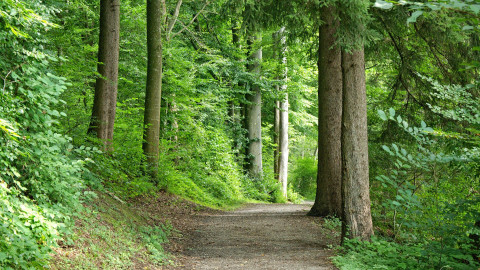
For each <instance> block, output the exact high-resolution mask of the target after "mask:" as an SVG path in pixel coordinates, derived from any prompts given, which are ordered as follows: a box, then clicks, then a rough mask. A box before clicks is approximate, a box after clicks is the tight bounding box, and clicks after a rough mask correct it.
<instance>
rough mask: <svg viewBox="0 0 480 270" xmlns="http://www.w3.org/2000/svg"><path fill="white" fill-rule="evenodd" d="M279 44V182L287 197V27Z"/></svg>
mask: <svg viewBox="0 0 480 270" xmlns="http://www.w3.org/2000/svg"><path fill="white" fill-rule="evenodd" d="M277 42H278V44H279V46H278V51H279V54H278V56H279V58H280V60H281V80H282V81H283V83H282V85H281V87H280V93H281V95H282V99H281V101H279V118H280V119H279V129H278V137H279V139H278V154H279V157H278V181H279V182H280V184H281V185H282V194H283V196H285V197H287V186H288V182H287V177H288V152H289V151H288V92H287V55H286V51H287V47H286V37H285V27H282V28H281V29H280V30H279V31H278V32H277Z"/></svg>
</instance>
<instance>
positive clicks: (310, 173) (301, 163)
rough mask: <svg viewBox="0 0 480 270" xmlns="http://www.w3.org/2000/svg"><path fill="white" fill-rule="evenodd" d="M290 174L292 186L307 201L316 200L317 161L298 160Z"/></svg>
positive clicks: (308, 159) (307, 158) (309, 159)
mask: <svg viewBox="0 0 480 270" xmlns="http://www.w3.org/2000/svg"><path fill="white" fill-rule="evenodd" d="M294 164H295V167H294V168H293V170H292V173H291V174H290V179H289V180H290V181H289V183H290V185H291V186H292V187H293V189H294V190H296V191H297V192H298V193H299V194H300V195H302V196H304V197H305V198H307V199H310V200H313V199H315V194H316V188H317V160H316V159H314V158H312V157H305V158H298V159H297V160H295V162H294Z"/></svg>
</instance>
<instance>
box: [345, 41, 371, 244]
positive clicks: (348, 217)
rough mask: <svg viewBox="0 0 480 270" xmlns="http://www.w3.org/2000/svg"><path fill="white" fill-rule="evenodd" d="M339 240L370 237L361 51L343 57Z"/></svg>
mask: <svg viewBox="0 0 480 270" xmlns="http://www.w3.org/2000/svg"><path fill="white" fill-rule="evenodd" d="M342 70H343V116H342V167H343V169H342V197H343V204H342V208H343V209H342V210H343V211H342V212H343V219H342V221H343V222H342V239H344V238H345V237H348V238H356V237H359V238H360V239H362V240H370V237H371V236H372V235H373V225H372V216H371V213H370V190H369V178H368V136H367V97H366V87H365V60H364V52H363V48H362V49H360V50H357V51H353V52H352V53H345V52H343V53H342Z"/></svg>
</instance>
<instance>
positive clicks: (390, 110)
mask: <svg viewBox="0 0 480 270" xmlns="http://www.w3.org/2000/svg"><path fill="white" fill-rule="evenodd" d="M388 112H389V113H390V119H393V117H395V109H394V108H390V109H388Z"/></svg>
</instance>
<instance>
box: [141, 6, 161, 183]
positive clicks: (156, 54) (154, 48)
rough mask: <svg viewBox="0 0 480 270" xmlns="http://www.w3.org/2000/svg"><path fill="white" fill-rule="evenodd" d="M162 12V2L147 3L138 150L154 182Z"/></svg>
mask: <svg viewBox="0 0 480 270" xmlns="http://www.w3.org/2000/svg"><path fill="white" fill-rule="evenodd" d="M165 9H166V6H165V0H147V52H148V53H147V57H148V60H147V62H148V63H147V86H146V96H145V113H144V120H143V123H144V124H143V129H144V131H143V147H142V148H143V153H144V154H145V156H146V158H147V163H148V166H149V173H150V174H151V176H152V178H153V179H154V180H156V178H157V175H158V154H159V139H160V138H159V136H160V108H161V96H162V48H163V43H162V31H161V29H162V27H163V25H164V24H165Z"/></svg>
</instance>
